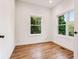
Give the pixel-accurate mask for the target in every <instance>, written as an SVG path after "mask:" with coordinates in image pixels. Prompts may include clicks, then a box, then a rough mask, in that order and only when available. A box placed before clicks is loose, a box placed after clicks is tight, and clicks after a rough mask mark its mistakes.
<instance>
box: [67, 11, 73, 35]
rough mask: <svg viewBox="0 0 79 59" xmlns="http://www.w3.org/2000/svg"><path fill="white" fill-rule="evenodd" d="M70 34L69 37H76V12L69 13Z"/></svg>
mask: <svg viewBox="0 0 79 59" xmlns="http://www.w3.org/2000/svg"><path fill="white" fill-rule="evenodd" d="M68 32H69V36H74V11H70V12H69V24H68Z"/></svg>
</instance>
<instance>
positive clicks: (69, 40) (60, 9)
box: [51, 0, 75, 51]
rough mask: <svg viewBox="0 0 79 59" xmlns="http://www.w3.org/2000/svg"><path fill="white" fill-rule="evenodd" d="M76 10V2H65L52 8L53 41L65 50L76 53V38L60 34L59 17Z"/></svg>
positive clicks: (64, 0)
mask: <svg viewBox="0 0 79 59" xmlns="http://www.w3.org/2000/svg"><path fill="white" fill-rule="evenodd" d="M72 9H74V0H63V1H62V2H60V3H59V4H58V5H56V6H55V7H54V8H52V21H51V22H52V30H53V31H52V36H53V37H52V41H54V42H56V43H58V44H59V45H61V46H64V47H65V48H68V49H70V50H72V51H74V40H75V39H74V37H68V36H64V35H59V34H58V18H57V16H58V15H61V14H64V13H65V12H67V11H70V10H72Z"/></svg>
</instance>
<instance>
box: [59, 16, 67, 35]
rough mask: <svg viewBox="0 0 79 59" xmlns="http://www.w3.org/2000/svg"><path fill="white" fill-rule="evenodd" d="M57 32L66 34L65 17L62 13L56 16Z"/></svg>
mask: <svg viewBox="0 0 79 59" xmlns="http://www.w3.org/2000/svg"><path fill="white" fill-rule="evenodd" d="M58 24H59V25H58V34H62V35H65V34H66V18H65V17H64V15H62V16H59V17H58Z"/></svg>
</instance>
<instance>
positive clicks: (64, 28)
mask: <svg viewBox="0 0 79 59" xmlns="http://www.w3.org/2000/svg"><path fill="white" fill-rule="evenodd" d="M58 28H59V29H58V30H59V31H58V32H59V34H62V35H66V25H61V26H58Z"/></svg>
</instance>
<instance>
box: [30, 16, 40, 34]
mask: <svg viewBox="0 0 79 59" xmlns="http://www.w3.org/2000/svg"><path fill="white" fill-rule="evenodd" d="M40 33H41V17H38V16H31V34H40Z"/></svg>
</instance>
